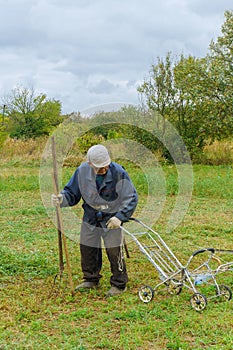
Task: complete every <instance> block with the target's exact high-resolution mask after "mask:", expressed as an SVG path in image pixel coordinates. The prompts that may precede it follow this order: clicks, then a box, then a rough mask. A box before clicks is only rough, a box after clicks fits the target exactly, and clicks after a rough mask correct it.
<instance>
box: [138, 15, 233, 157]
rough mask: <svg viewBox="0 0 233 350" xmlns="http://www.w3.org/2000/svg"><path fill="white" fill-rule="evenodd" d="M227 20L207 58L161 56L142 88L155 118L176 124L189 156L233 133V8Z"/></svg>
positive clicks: (141, 91)
mask: <svg viewBox="0 0 233 350" xmlns="http://www.w3.org/2000/svg"><path fill="white" fill-rule="evenodd" d="M225 18H226V21H225V23H224V25H223V26H222V36H220V37H219V38H218V39H217V41H216V43H214V42H212V43H211V44H210V53H209V54H208V55H207V56H206V57H204V58H195V57H193V56H188V57H184V56H183V55H181V56H180V57H179V59H176V60H174V59H172V58H171V54H170V53H169V54H167V56H166V58H165V59H164V60H162V59H160V58H158V61H157V64H154V65H152V69H151V71H150V75H149V78H147V79H145V80H144V82H143V84H142V85H141V86H140V87H139V89H138V91H139V93H140V94H141V95H142V97H143V98H144V100H145V101H146V105H147V107H148V109H149V110H151V109H152V110H154V111H156V112H158V114H159V115H160V116H162V118H159V116H158V115H157V116H156V114H155V117H156V118H157V120H158V121H159V120H160V121H161V123H162V122H163V120H164V118H166V119H168V120H169V121H170V122H171V123H172V124H173V125H174V126H175V127H176V128H177V130H178V132H179V134H180V135H181V136H182V138H183V140H184V142H185V144H186V146H187V147H188V149H189V151H190V152H191V155H194V154H196V153H198V152H199V150H202V149H203V147H204V145H205V144H206V142H209V141H214V140H215V139H223V138H226V137H229V136H230V135H232V131H233V104H232V100H233V63H232V62H233V46H232V42H233V12H232V11H227V12H226V13H225ZM165 125H166V124H165V123H164V126H165ZM158 127H159V125H158ZM160 128H161V125H160ZM164 132H165V130H164Z"/></svg>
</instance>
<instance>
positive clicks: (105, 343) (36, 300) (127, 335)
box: [0, 163, 233, 350]
mask: <svg viewBox="0 0 233 350" xmlns="http://www.w3.org/2000/svg"><path fill="white" fill-rule="evenodd" d="M73 170H74V169H70V168H67V169H64V172H63V182H64V183H65V182H66V181H67V180H68V178H69V176H70V175H71V174H72V172H73ZM127 170H128V171H129V173H130V175H131V176H132V178H133V180H134V183H135V185H136V187H137V188H138V189H139V195H140V197H139V198H140V202H139V207H138V208H139V209H138V210H140V207H141V206H142V205H143V203H144V202H145V198H146V193H147V186H146V184H145V178H144V177H143V176H142V175H141V174H140V171H139V170H138V169H135V168H133V167H132V168H131V167H129V169H127ZM163 171H164V174H165V177H166V182H167V187H166V202H165V205H164V208H163V211H162V214H161V215H160V217H159V219H158V220H157V222H156V223H155V226H154V228H155V229H156V230H157V231H158V232H159V233H160V234H161V235H162V237H163V238H164V239H165V240H166V242H167V244H168V245H169V246H170V247H171V248H172V250H173V251H174V252H175V253H176V255H177V256H178V257H179V259H180V260H182V261H184V262H185V261H186V260H187V258H188V257H189V255H190V254H191V253H192V252H193V251H194V250H196V249H198V248H199V247H203V246H214V247H219V248H221V247H224V248H225V249H233V245H232V233H233V216H232V207H233V199H232V188H233V179H232V168H231V167H230V166H194V189H193V196H192V200H191V203H190V207H189V209H188V211H187V214H186V215H185V217H184V219H183V221H182V223H181V224H180V225H179V227H177V228H176V229H175V230H174V231H173V232H171V233H169V234H168V233H166V229H165V227H166V223H167V220H168V218H169V216H170V214H171V211H172V208H173V206H174V201H175V199H176V194H177V190H178V185H177V174H176V171H175V168H174V167H172V166H170V167H164V169H163ZM38 174H39V168H38V167H37V166H32V165H31V166H27V165H25V166H20V164H18V166H17V167H15V166H14V167H13V166H12V164H11V165H9V163H8V164H3V165H2V166H1V173H0V211H1V215H0V225H1V246H0V295H1V298H0V312H1V318H0V349H4V350H8V349H9V350H12V349H15V350H24V349H28V350H29V349H39V350H40V349H41V350H42V349H43V350H46V349H67V350H72V349H79V350H81V349H82V350H87V349H114V350H123V349H132V350H135V349H140V350H141V349H142V350H143V349H145V350H146V349H162V350H164V349H175V350H178V349H179V350H189V349H197V350H201V349H206V350H207V349H215V350H219V349H226V350H231V349H232V348H233V318H232V310H233V304H232V301H229V302H217V300H210V301H209V303H208V304H207V308H206V309H205V310H204V311H203V312H201V313H198V312H196V311H194V310H193V309H192V308H191V307H190V304H189V299H190V297H191V294H190V292H189V291H188V290H187V289H183V291H182V293H181V294H180V295H177V296H171V295H168V294H167V293H164V292H161V293H158V294H156V295H155V297H154V299H153V300H152V301H151V302H150V303H149V304H143V303H142V302H141V301H140V300H139V298H138V288H139V287H140V286H141V285H142V284H148V285H151V286H152V287H153V286H155V285H156V283H157V281H158V277H157V274H156V271H155V270H154V268H153V266H152V265H151V264H150V262H149V261H148V260H147V259H146V258H145V257H144V256H143V255H142V253H140V251H139V249H138V247H137V246H135V244H133V243H132V242H128V248H129V251H130V259H127V267H128V273H129V277H130V281H129V284H128V291H127V292H126V293H125V294H123V295H121V296H119V297H116V298H110V299H107V298H106V297H105V293H106V292H107V290H108V288H109V278H110V271H109V266H108V261H107V258H106V256H105V254H104V261H103V270H102V274H103V278H102V281H101V286H100V288H98V289H97V290H95V291H91V292H90V293H87V294H86V293H77V294H75V295H74V296H73V297H72V296H71V295H70V290H69V284H68V277H67V272H66V270H65V272H64V276H63V278H62V280H61V283H60V284H59V282H60V281H59V278H57V279H56V280H55V284H54V277H55V275H56V274H57V272H58V249H57V231H56V228H55V226H54V225H53V223H52V222H51V220H50V218H49V217H48V215H47V213H46V210H45V208H44V206H43V203H42V201H41V196H40V191H39V179H38ZM152 215H153V213H152ZM67 243H68V250H69V254H70V260H71V265H72V274H73V280H74V283H75V284H76V283H79V282H80V281H81V278H82V273H81V270H80V255H79V249H78V245H77V243H75V242H73V241H70V240H67ZM221 278H222V279H223V283H224V284H227V285H229V286H230V287H231V288H233V278H232V272H231V273H230V274H226V276H225V274H224V276H222V277H221Z"/></svg>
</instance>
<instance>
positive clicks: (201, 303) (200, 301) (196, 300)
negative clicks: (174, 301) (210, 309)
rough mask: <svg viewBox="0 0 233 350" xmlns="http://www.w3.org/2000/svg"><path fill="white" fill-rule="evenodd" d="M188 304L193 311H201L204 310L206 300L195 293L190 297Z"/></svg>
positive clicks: (201, 295)
mask: <svg viewBox="0 0 233 350" xmlns="http://www.w3.org/2000/svg"><path fill="white" fill-rule="evenodd" d="M190 303H191V306H192V308H193V309H194V310H196V311H202V310H204V309H205V308H206V305H207V299H206V297H205V296H204V295H203V294H201V293H195V294H193V295H192V296H191V299H190Z"/></svg>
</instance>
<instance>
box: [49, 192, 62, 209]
mask: <svg viewBox="0 0 233 350" xmlns="http://www.w3.org/2000/svg"><path fill="white" fill-rule="evenodd" d="M62 201H63V195H62V194H61V193H59V194H58V195H56V194H52V195H51V203H52V205H54V206H55V207H57V206H59V205H60V204H61V203H62Z"/></svg>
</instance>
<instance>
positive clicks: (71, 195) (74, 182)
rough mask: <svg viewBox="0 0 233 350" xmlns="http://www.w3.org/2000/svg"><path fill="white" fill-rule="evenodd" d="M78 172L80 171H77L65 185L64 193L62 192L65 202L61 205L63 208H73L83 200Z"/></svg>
mask: <svg viewBox="0 0 233 350" xmlns="http://www.w3.org/2000/svg"><path fill="white" fill-rule="evenodd" d="M78 171H79V170H78V169H76V171H75V173H74V174H73V176H72V177H71V179H70V180H69V182H68V183H67V184H66V185H65V187H64V189H63V191H61V193H62V194H63V202H62V204H61V207H67V206H70V207H72V206H74V205H76V204H77V203H78V202H79V201H80V199H81V192H80V188H79V181H78Z"/></svg>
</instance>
